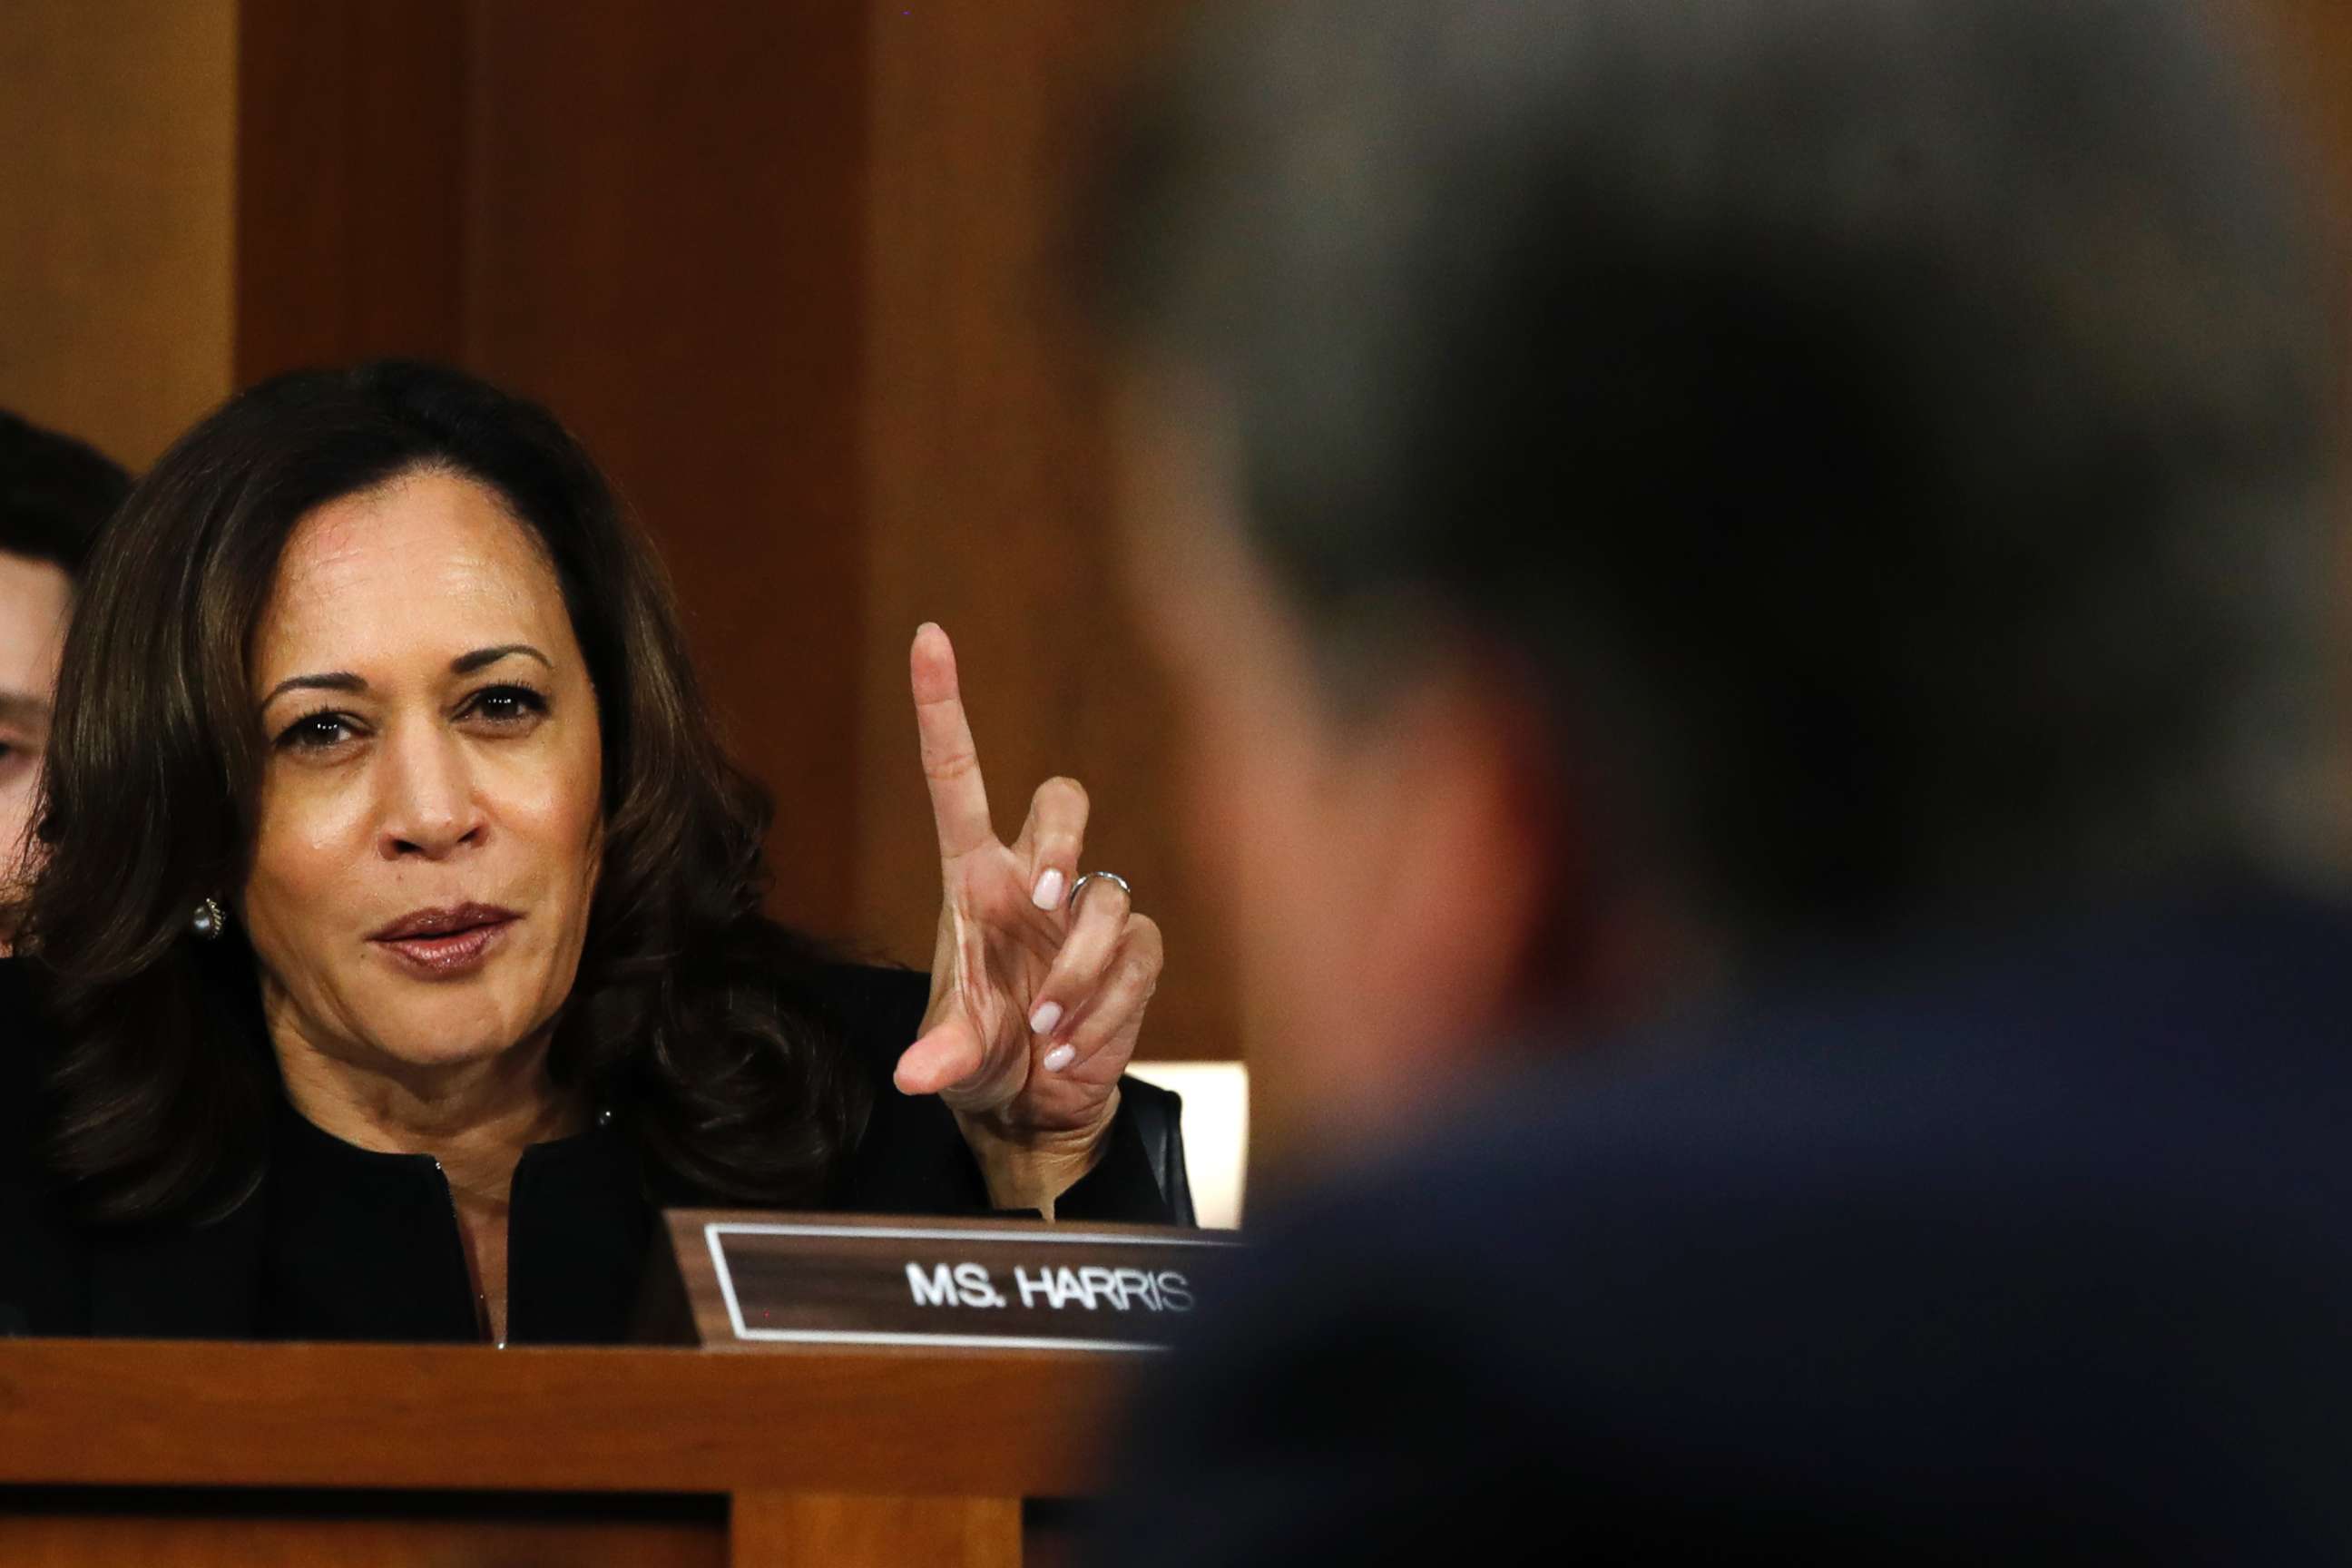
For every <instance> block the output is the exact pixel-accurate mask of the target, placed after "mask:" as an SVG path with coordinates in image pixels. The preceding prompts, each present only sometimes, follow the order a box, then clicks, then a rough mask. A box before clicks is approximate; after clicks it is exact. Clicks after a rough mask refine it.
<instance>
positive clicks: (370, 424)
mask: <svg viewBox="0 0 2352 1568" xmlns="http://www.w3.org/2000/svg"><path fill="white" fill-rule="evenodd" d="M911 677H912V683H913V696H914V702H915V720H916V728H917V731H918V732H919V741H920V748H919V749H920V755H921V761H922V764H923V767H924V769H925V771H926V773H927V775H928V777H929V780H930V790H931V802H932V806H933V810H934V816H935V826H936V828H937V836H938V840H939V847H940V867H941V876H942V887H943V896H942V900H941V907H940V927H939V943H938V948H937V952H936V953H935V955H934V958H933V963H932V970H931V973H930V975H929V979H928V982H927V981H926V979H925V977H924V976H922V975H920V974H916V973H898V972H890V971H884V970H877V969H866V968H856V967H851V966H845V965H841V964H835V963H828V962H826V960H825V958H824V954H823V953H822V952H820V951H819V950H818V949H816V948H815V947H814V944H812V943H811V942H807V941H805V940H803V939H802V938H800V937H798V936H796V935H794V934H793V933H792V932H790V931H785V930H783V929H782V928H781V927H779V926H777V925H776V924H774V923H773V922H772V921H769V920H768V919H767V918H766V917H765V916H764V915H763V914H762V913H761V887H762V881H763V872H762V852H763V844H764V840H765V837H766V830H767V827H768V823H769V815H770V808H769V805H768V801H767V798H766V796H765V795H764V794H763V793H762V792H761V790H760V789H759V788H758V787H757V786H756V785H755V784H753V783H752V781H751V779H749V778H748V777H746V776H745V775H744V774H743V773H740V771H738V770H737V769H736V768H735V767H734V766H733V765H732V764H731V763H730V762H729V761H728V759H727V757H726V756H725V754H724V753H723V752H722V751H721V750H720V748H719V742H718V741H717V738H716V735H715V731H714V727H713V722H712V719H711V715H710V713H709V709H708V708H707V707H706V705H705V703H704V701H703V699H702V697H701V695H700V689H699V687H698V682H697V680H696V679H695V674H694V671H693V669H692V668H691V667H690V666H689V665H688V660H687V658H686V654H685V645H684V639H683V637H682V635H681V632H680V629H679V624H678V617H677V610H676V609H675V607H674V605H672V602H671V599H670V595H669V590H668V588H667V583H666V580H665V577H664V575H663V574H662V572H661V570H660V567H659V565H658V563H657V562H656V557H655V556H654V554H653V552H652V550H651V547H650V546H649V544H648V543H647V542H646V540H645V539H644V538H643V537H642V536H641V535H640V534H639V533H638V532H637V531H636V530H635V528H634V527H633V526H632V525H631V524H630V523H628V522H627V521H625V519H624V518H623V517H622V516H621V514H620V512H619V510H617V508H616V506H615V504H614V498H613V495H612V491H611V489H610V487H609V486H608V485H607V484H606V482H605V480H604V477H603V476H602V475H601V474H599V473H598V472H597V470H596V468H595V467H594V465H593V463H592V462H591V461H590V460H589V458H587V456H586V454H585V453H583V451H582V450H581V448H580V447H579V446H578V445H577V444H576V443H575V442H574V441H573V440H572V437H570V436H569V435H568V434H566V433H565V432H564V430H563V429H562V426H560V425H558V424H557V422H556V421H555V419H554V418H553V417H551V416H550V415H549V414H548V413H546V412H545V411H544V410H542V409H541V408H539V407H538V406H536V405H532V404H530V403H527V402H525V401H523V400H521V399H520V398H516V397H512V396H509V395H505V394H503V393H501V392H499V391H498V390H496V389H495V388H492V387H490V386H488V385H486V384H482V383H481V382H479V381H478V380H475V379H473V378H472V377H469V376H467V375H465V374H461V373H459V372H457V371H454V370H448V369H444V368H439V367H436V366H431V365H425V364H419V363H401V362H383V363H372V364H366V365H362V366H360V367H358V368H356V369H352V370H348V371H322V372H302V373H297V374H289V375H285V376H281V377H278V378H277V379H274V380H271V381H268V382H265V383H263V384H260V385H258V386H256V387H254V388H252V389H250V390H248V391H246V392H243V393H240V394H238V395H236V396H234V397H232V398H230V399H229V400H228V401H227V402H226V404H224V405H222V406H221V407H220V408H219V409H218V410H216V411H215V413H213V414H212V415H211V416H208V417H207V418H205V420H204V421H203V422H202V423H200V424H199V425H197V426H196V427H195V428H194V429H193V430H192V431H190V432H189V433H188V434H187V435H186V436H184V437H182V438H181V440H180V441H179V442H178V443H177V444H176V445H175V446H173V448H172V449H171V450H170V451H169V452H167V453H166V454H164V456H163V458H161V459H160V460H159V461H158V462H157V463H156V465H155V467H154V468H153V469H152V471H151V472H150V473H149V474H148V475H147V476H146V477H145V478H144V479H142V480H141V481H140V483H139V485H138V487H137V489H135V490H134V491H133V492H132V493H131V497H130V499H129V500H127V501H126V502H125V503H124V505H123V507H122V509H121V511H120V512H119V513H118V514H117V515H116V518H115V520H114V521H113V522H112V523H111V524H110V526H109V528H108V530H107V531H106V533H105V535H104V537H103V539H102V541H101V542H100V547H99V549H98V551H97V552H96V555H95V556H94V558H93V559H92V561H91V563H90V567H89V575H88V580H87V583H86V584H85V586H84V589H83V595H82V600H81V604H80V606H79V611H78V613H77V614H76V616H75V617H74V621H73V625H72V627H71V629H70V630H69V632H68V635H67V638H66V646H65V653H64V658H63V663H62V668H61V670H60V674H59V677H58V701H57V715H56V721H55V724H54V727H53V730H52V734H51V742H50V748H49V760H48V767H47V781H46V784H45V787H44V793H43V795H42V801H41V807H40V812H39V818H38V821H39V836H40V841H41V844H42V847H43V848H44V849H45V850H46V851H47V861H46V863H45V864H44V865H43V866H42V868H41V869H40V871H39V873H38V875H37V878H36V879H35V880H34V882H33V884H32V887H31V890H30V894H29V897H28V898H27V899H26V901H25V905H24V911H23V921H22V925H21V928H20V930H21V940H20V942H19V957H18V959H17V960H16V962H15V963H13V964H12V965H9V966H8V967H7V970H5V971H0V1036H5V1037H6V1038H7V1040H8V1042H9V1044H10V1047H11V1048H10V1049H9V1050H8V1051H7V1052H5V1053H0V1073H6V1074H8V1075H10V1076H9V1078H8V1079H7V1081H6V1082H5V1084H0V1118H5V1121H0V1306H4V1307H7V1308H9V1309H10V1310H12V1312H13V1315H14V1316H15V1317H16V1320H17V1321H18V1322H19V1323H20V1325H21V1326H23V1327H26V1328H29V1329H30V1330H31V1331H35V1332H40V1333H83V1332H88V1333H103V1334H141V1335H175V1334H202V1335H206V1336H212V1337H228V1338H236V1337H247V1336H260V1337H288V1338H307V1339H382V1340H467V1339H482V1340H488V1341H494V1342H499V1343H506V1342H526V1341H538V1342H546V1341H573V1342H580V1341H606V1340H616V1339H620V1338H623V1337H625V1334H626V1333H627V1332H628V1331H629V1328H630V1325H631V1318H632V1313H633V1310H634V1306H635V1298H636V1296H637V1286H638V1277H639V1274H640V1273H641V1271H642V1268H643V1265H644V1262H645V1260H646V1257H647V1255H648V1246H649V1242H650V1238H651V1230H652V1226H653V1224H654V1217H655V1215H656V1210H657V1208H658V1207H659V1206H665V1205H681V1204H688V1205H692V1204H715V1205H756V1206H763V1207H771V1206H787V1207H828V1208H845V1209H862V1210H873V1211H884V1212H913V1213H925V1214H939V1213H956V1212H967V1211H969V1212H982V1211H987V1210H990V1209H992V1208H993V1209H1010V1210H1034V1211H1042V1212H1044V1213H1045V1215H1047V1216H1048V1217H1053V1216H1055V1215H1061V1216H1077V1215H1086V1216H1091V1217H1097V1218H1103V1217H1109V1218H1125V1219H1137V1220H1177V1219H1183V1218H1186V1217H1188V1213H1187V1211H1188V1208H1189V1204H1188V1200H1187V1197H1186V1194H1185V1191H1184V1183H1183V1173H1182V1161H1181V1141H1180V1135H1179V1129H1178V1126H1177V1107H1176V1104H1175V1102H1174V1100H1173V1097H1171V1096H1168V1095H1166V1094H1164V1093H1161V1092H1160V1091H1156V1090H1153V1089H1150V1088H1148V1087H1147V1086H1144V1085H1140V1084H1134V1083H1129V1082H1127V1081H1126V1080H1125V1079H1123V1077H1122V1072H1123V1069H1124V1068H1125V1067H1126V1065H1127V1062H1128V1060H1129V1058H1130V1056H1131V1055H1132V1054H1133V1051H1134V1049H1135V1044H1136V1040H1137V1037H1138V1034H1139V1031H1140V1029H1141V1027H1142V1023H1143V1016H1144V1010H1145V1006H1146V1004H1147V1003H1148V1002H1149V1000H1150V994H1151V991H1152V988H1153V986H1154V985H1155V984H1157V981H1158V978H1159V974H1160V935H1159V931H1158V929H1157V927H1156V926H1155V925H1154V924H1153V923H1152V922H1151V921H1150V919H1149V918H1147V917H1145V916H1143V915H1140V914H1137V913H1135V912H1133V911H1132V910H1131V909H1130V907H1129V899H1128V895H1127V890H1126V888H1125V885H1124V884H1123V883H1120V882H1118V881H1116V880H1109V879H1100V878H1094V877H1090V876H1089V875H1088V874H1087V873H1088V872H1089V870H1090V869H1091V868H1089V867H1088V866H1087V863H1086V861H1085V858H1084V845H1085V836H1086V829H1087V797H1086V795H1085V792H1084V791H1083V790H1082V789H1080V788H1079V787H1078V785H1077V784H1076V783H1074V782H1073V781H1070V780H1067V779H1055V780H1050V781H1048V782H1047V783H1046V784H1044V785H1042V786H1041V787H1040V788H1039V789H1038V790H1037V792H1036V795H1035V796H1034V800H1033V802H1032V804H1031V807H1030V811H1029V815H1028V819H1027V821H1026V822H1025V824H1024V826H1022V828H1021V830H1020V832H1019V833H1018V834H1017V835H1016V836H1015V837H1013V840H1012V841H1010V842H1009V843H1008V842H1005V841H1003V840H1000V839H999V838H998V837H997V835H996V830H995V826H994V819H993V817H992V812H991V807H990V803H989V801H988V799H987V795H986V792H985V788H984V785H983V782H982V773H981V770H980V764H979V759H978V755H977V753H976V752H975V750H974V747H973V742H972V736H971V729H970V727H969V725H968V724H967V722H966V721H965V717H964V713H963V708H962V704H961V697H960V691H959V686H958V679H957V670H956V664H955V658H954V654H953V652H952V650H951V649H950V646H949V644H948V640H947V638H946V637H945V636H944V634H942V633H941V632H940V629H939V628H938V627H936V626H925V627H923V628H922V629H920V630H919V632H918V633H917V634H916V637H915V639H914V644H913V649H912V655H911ZM913 761H914V759H913V758H912V757H911V756H910V758H909V763H910V765H911V763H913ZM818 826H821V825H802V824H795V825H793V828H794V830H795V831H814V830H816V828H817V827H818ZM785 852H787V853H788V852H789V849H788V848H787V849H786V851H785ZM11 971H13V973H12V972H11ZM27 1044H29V1045H30V1047H31V1048H29V1049H26V1048H20V1047H23V1046H26V1045H27Z"/></svg>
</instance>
